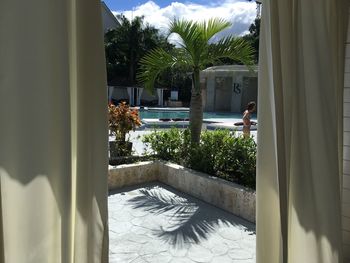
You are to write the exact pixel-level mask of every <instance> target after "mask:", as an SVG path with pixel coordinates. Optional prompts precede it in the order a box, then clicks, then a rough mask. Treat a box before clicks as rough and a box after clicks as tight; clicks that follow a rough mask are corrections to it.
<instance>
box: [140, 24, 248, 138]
mask: <svg viewBox="0 0 350 263" xmlns="http://www.w3.org/2000/svg"><path fill="white" fill-rule="evenodd" d="M229 27H231V23H230V22H227V21H225V20H223V19H216V18H214V19H210V20H208V21H205V22H194V21H186V20H178V19H175V20H173V21H172V22H171V23H170V31H169V35H170V34H173V33H175V34H177V35H178V36H179V37H180V39H181V43H179V44H180V48H177V49H175V50H174V52H173V53H169V52H166V51H165V50H164V49H162V48H157V49H154V50H152V51H150V52H149V53H148V54H147V55H146V56H144V57H143V58H142V59H141V62H140V71H139V73H138V76H137V78H138V81H139V82H141V83H143V84H144V85H145V88H146V89H148V90H151V91H152V90H153V87H154V83H155V81H156V80H157V77H158V76H159V74H160V73H161V72H163V71H164V70H166V69H167V68H173V67H175V66H185V67H187V68H189V69H191V72H192V91H191V104H190V131H191V141H192V142H193V143H199V140H200V133H201V129H202V122H203V107H202V91H201V87H200V71H201V70H202V69H203V68H205V66H207V65H210V64H213V63H215V62H217V61H218V60H220V59H223V58H230V59H232V60H234V61H237V62H240V63H243V64H245V65H252V64H253V61H254V59H253V58H254V49H253V48H251V47H250V45H249V44H248V43H247V42H246V41H244V40H243V39H242V38H237V37H233V36H226V37H224V38H222V39H220V40H218V41H214V39H213V38H214V36H215V35H216V34H217V33H219V32H221V31H222V30H224V29H227V28H229Z"/></svg>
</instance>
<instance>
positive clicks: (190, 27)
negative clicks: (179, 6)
mask: <svg viewBox="0 0 350 263" xmlns="http://www.w3.org/2000/svg"><path fill="white" fill-rule="evenodd" d="M173 33H175V34H177V35H179V37H180V38H181V40H182V43H181V44H180V45H181V47H182V48H183V49H185V50H186V51H187V52H188V54H189V55H190V56H191V57H192V60H193V62H194V63H198V62H199V56H200V54H201V53H203V51H204V49H205V48H206V47H207V45H208V43H207V41H205V39H204V38H203V34H202V33H203V32H202V31H201V30H200V29H199V24H198V23H196V22H194V21H186V20H179V19H174V20H173V21H172V22H171V23H170V28H169V34H173Z"/></svg>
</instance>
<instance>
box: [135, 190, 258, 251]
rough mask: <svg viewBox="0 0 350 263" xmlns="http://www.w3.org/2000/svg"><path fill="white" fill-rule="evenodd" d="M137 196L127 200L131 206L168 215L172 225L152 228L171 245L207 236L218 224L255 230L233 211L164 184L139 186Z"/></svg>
mask: <svg viewBox="0 0 350 263" xmlns="http://www.w3.org/2000/svg"><path fill="white" fill-rule="evenodd" d="M157 187H161V188H165V189H166V190H168V191H170V192H171V193H175V195H165V194H162V193H161V191H159V190H158V191H157V190H156V188H157ZM139 194H140V195H139V196H136V197H134V198H132V199H130V200H129V202H130V203H131V204H132V207H133V209H143V210H145V211H148V212H150V213H153V214H155V215H160V214H162V215H164V214H165V215H166V216H169V222H171V226H170V227H169V228H167V229H164V228H162V227H161V226H160V227H159V229H154V230H153V233H154V234H155V235H156V236H158V237H160V238H162V239H163V240H164V241H165V242H167V243H169V244H172V245H173V246H174V247H182V246H184V245H186V244H190V243H196V244H198V243H200V242H201V241H203V240H206V239H208V238H209V237H210V235H211V234H212V233H214V232H215V231H216V230H217V229H218V228H219V226H220V227H230V226H236V227H242V228H243V229H244V231H249V232H251V234H255V226H254V225H253V224H251V223H249V222H247V221H245V220H243V219H241V218H239V217H237V216H235V215H233V214H230V213H228V212H225V211H223V210H221V209H218V208H213V206H211V205H209V204H207V203H205V202H202V201H200V200H198V199H196V198H193V197H191V196H189V195H187V194H184V193H181V192H178V191H176V190H175V189H173V188H171V187H168V186H165V185H163V184H156V185H153V186H148V187H147V188H144V189H140V190H139Z"/></svg>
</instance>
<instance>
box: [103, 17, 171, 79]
mask: <svg viewBox="0 0 350 263" xmlns="http://www.w3.org/2000/svg"><path fill="white" fill-rule="evenodd" d="M117 19H118V20H119V22H120V26H119V27H118V28H116V29H113V30H110V31H108V32H107V33H106V34H105V52H106V63H107V78H108V80H109V81H110V80H112V79H114V78H116V77H118V78H124V80H125V82H127V84H128V85H133V84H135V82H136V81H135V78H136V72H137V68H138V64H139V61H140V59H141V57H143V56H144V55H145V54H146V53H147V52H148V51H150V50H152V49H154V48H156V47H160V46H161V47H163V48H164V49H165V50H170V49H171V48H173V46H172V45H170V44H169V43H168V42H167V40H166V38H165V37H164V36H162V35H161V34H160V33H159V31H158V29H156V28H154V27H153V26H150V25H148V24H145V23H144V17H135V18H134V19H133V20H132V21H130V20H128V19H127V18H126V17H125V16H124V15H118V16H117Z"/></svg>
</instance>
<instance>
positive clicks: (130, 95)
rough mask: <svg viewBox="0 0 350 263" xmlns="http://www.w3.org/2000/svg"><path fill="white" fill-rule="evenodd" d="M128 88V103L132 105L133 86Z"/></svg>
mask: <svg viewBox="0 0 350 263" xmlns="http://www.w3.org/2000/svg"><path fill="white" fill-rule="evenodd" d="M127 90H128V95H129V104H130V105H134V96H133V95H134V92H133V91H134V88H132V87H127Z"/></svg>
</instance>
